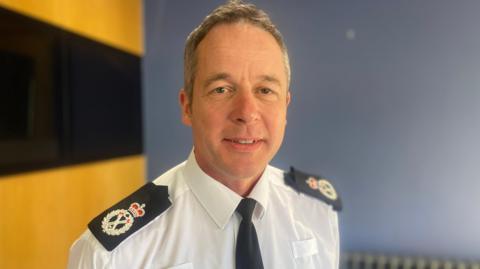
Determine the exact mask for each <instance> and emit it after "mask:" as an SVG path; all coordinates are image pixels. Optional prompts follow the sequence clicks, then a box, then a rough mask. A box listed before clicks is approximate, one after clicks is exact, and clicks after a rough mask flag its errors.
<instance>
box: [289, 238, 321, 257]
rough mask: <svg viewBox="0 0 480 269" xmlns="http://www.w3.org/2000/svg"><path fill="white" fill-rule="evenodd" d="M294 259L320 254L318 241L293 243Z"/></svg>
mask: <svg viewBox="0 0 480 269" xmlns="http://www.w3.org/2000/svg"><path fill="white" fill-rule="evenodd" d="M292 250H293V257H295V259H299V258H305V257H308V256H312V255H315V254H317V253H318V245H317V239H315V238H310V239H307V240H300V241H292Z"/></svg>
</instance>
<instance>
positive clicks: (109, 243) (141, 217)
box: [88, 182, 171, 251]
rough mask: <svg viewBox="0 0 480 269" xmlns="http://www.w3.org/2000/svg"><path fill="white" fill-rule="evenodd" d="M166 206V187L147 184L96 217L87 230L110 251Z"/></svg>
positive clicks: (168, 203)
mask: <svg viewBox="0 0 480 269" xmlns="http://www.w3.org/2000/svg"><path fill="white" fill-rule="evenodd" d="M170 205H171V202H170V200H169V199H168V187H167V186H158V185H155V184H153V183H152V182H150V183H148V184H145V185H144V186H143V187H141V188H140V189H138V190H137V191H135V192H134V193H132V194H131V195H130V196H128V197H127V198H125V199H123V200H122V201H120V202H119V203H117V204H116V205H114V206H112V207H111V208H109V209H107V210H105V211H104V212H103V213H102V214H100V215H98V216H97V217H96V218H94V219H93V220H92V221H91V222H90V223H89V224H88V228H89V229H90V231H91V232H92V233H93V235H94V236H95V237H96V238H97V240H98V241H99V242H100V243H101V244H102V245H103V246H104V247H105V249H107V250H108V251H111V250H113V249H114V248H115V247H117V246H118V245H119V244H120V243H121V242H122V241H123V240H125V239H126V238H128V237H129V236H130V235H132V234H134V233H135V232H136V231H138V229H140V228H142V227H143V226H145V225H146V224H147V223H149V222H150V221H152V220H153V219H154V218H155V217H156V216H158V215H160V214H161V213H162V212H164V211H165V210H167V209H168V208H169V207H170Z"/></svg>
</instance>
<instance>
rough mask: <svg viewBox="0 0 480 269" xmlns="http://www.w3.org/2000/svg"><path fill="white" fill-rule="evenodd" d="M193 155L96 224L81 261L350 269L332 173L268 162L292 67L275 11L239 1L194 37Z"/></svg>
mask: <svg viewBox="0 0 480 269" xmlns="http://www.w3.org/2000/svg"><path fill="white" fill-rule="evenodd" d="M184 61H185V62H184V76H185V82H184V84H185V85H184V89H182V90H181V91H180V94H179V100H180V106H181V110H182V121H183V123H184V124H186V125H188V126H191V127H192V132H193V145H194V148H193V150H192V152H191V154H190V156H189V158H188V160H187V161H186V162H184V163H182V164H179V165H178V166H176V167H174V168H172V169H171V170H170V171H168V172H166V173H165V174H163V175H161V176H160V177H158V178H157V179H155V180H154V181H153V182H152V183H149V184H147V185H145V186H144V187H142V188H141V189H140V190H138V191H137V192H135V193H133V194H132V195H130V196H129V197H127V198H125V199H124V200H122V201H121V202H120V203H118V204H116V205H115V206H113V207H112V208H110V209H108V210H106V211H105V212H104V213H102V214H100V215H99V216H98V217H97V218H95V219H94V220H93V221H92V222H90V224H89V229H88V230H87V231H86V232H85V233H84V234H83V235H82V236H81V237H80V239H79V240H77V242H75V244H74V245H73V246H72V249H71V253H70V260H69V268H338V262H339V239H338V221H337V214H336V212H335V210H337V209H339V208H340V200H339V198H338V197H337V194H336V192H335V190H334V189H333V187H332V186H331V185H330V183H329V182H328V181H326V180H325V179H321V178H319V177H316V176H310V175H307V174H304V173H302V172H299V171H296V170H294V169H291V171H290V172H288V173H284V172H283V171H281V170H279V169H277V168H274V167H271V166H269V165H268V163H269V162H270V160H271V159H272V158H273V157H274V155H275V154H276V152H277V151H278V149H279V148H280V145H281V143H282V140H283V136H284V130H285V126H286V115H287V107H288V104H289V103H290V98H291V97H290V91H289V82H290V66H289V62H288V54H287V49H286V46H285V44H284V42H283V39H282V37H281V35H280V33H279V32H278V30H277V29H276V28H275V26H274V25H273V24H272V23H271V21H270V19H269V18H268V16H267V15H266V14H265V13H264V12H263V11H261V10H258V9H257V8H256V7H255V6H253V5H247V4H244V3H241V2H238V1H232V2H229V3H227V4H225V5H222V6H220V7H218V8H217V9H215V10H214V11H213V12H212V13H211V14H210V15H209V16H207V17H206V18H205V20H204V21H203V22H202V24H201V25H200V26H199V27H197V28H196V29H195V30H194V31H193V32H192V33H191V34H190V36H189V37H188V39H187V43H186V47H185V59H184Z"/></svg>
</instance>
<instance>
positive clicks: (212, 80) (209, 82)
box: [203, 73, 282, 88]
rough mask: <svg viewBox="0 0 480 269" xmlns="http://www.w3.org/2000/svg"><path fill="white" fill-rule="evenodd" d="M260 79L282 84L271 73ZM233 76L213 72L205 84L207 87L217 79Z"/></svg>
mask: <svg viewBox="0 0 480 269" xmlns="http://www.w3.org/2000/svg"><path fill="white" fill-rule="evenodd" d="M258 78H259V80H260V81H262V82H270V83H274V84H277V85H278V86H281V85H282V84H281V83H280V80H279V79H277V78H276V77H274V76H270V75H260V76H258ZM230 79H231V76H230V75H229V74H228V73H217V74H213V75H212V76H210V77H208V78H207V80H205V83H204V84H203V87H204V88H207V87H208V86H209V85H210V84H212V83H213V82H215V81H219V80H230Z"/></svg>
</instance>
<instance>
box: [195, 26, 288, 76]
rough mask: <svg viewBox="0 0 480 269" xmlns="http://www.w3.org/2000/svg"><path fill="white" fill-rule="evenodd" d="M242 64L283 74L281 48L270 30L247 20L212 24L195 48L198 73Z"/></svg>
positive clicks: (235, 67)
mask: <svg viewBox="0 0 480 269" xmlns="http://www.w3.org/2000/svg"><path fill="white" fill-rule="evenodd" d="M241 67H244V68H247V67H248V68H249V70H252V71H255V72H270V73H275V75H277V73H278V76H285V74H280V73H284V62H283V53H282V50H281V48H280V46H279V45H278V43H277V41H276V40H275V38H274V37H273V36H272V35H271V34H270V33H269V32H267V31H265V30H263V29H262V28H260V27H258V26H255V25H252V24H250V23H246V22H238V23H233V24H219V25H216V26H214V27H213V28H212V29H211V30H210V31H209V32H208V34H207V35H206V36H205V38H204V39H203V40H202V41H201V42H200V44H199V46H198V47H197V72H199V73H197V74H198V75H200V73H204V72H218V71H219V70H218V69H226V70H221V71H229V69H233V70H235V69H239V68H241ZM281 79H283V78H281ZM285 79H286V77H285Z"/></svg>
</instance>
